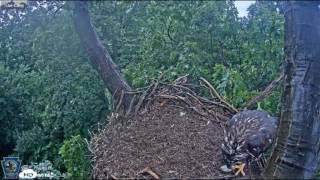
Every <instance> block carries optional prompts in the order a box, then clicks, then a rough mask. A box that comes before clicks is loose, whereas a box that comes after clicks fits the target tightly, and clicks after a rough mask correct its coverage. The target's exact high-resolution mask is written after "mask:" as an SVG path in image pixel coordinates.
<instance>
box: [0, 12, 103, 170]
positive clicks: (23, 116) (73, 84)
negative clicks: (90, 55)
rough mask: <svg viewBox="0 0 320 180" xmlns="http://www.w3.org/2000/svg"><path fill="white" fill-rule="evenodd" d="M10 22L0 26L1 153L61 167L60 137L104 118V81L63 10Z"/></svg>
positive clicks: (84, 131)
mask: <svg viewBox="0 0 320 180" xmlns="http://www.w3.org/2000/svg"><path fill="white" fill-rule="evenodd" d="M10 22H11V21H10ZM11 23H12V24H10V25H8V26H4V27H2V28H0V35H1V36H4V41H1V44H0V56H1V59H0V74H1V77H0V81H1V82H0V107H1V109H0V112H1V114H0V122H1V123H0V126H1V132H0V133H1V135H3V136H2V137H4V138H3V139H1V140H0V143H1V144H0V147H1V156H4V155H9V154H12V153H13V154H14V155H17V156H19V157H20V158H21V159H22V160H23V163H30V162H41V161H43V160H50V161H51V162H53V164H54V166H55V168H57V169H59V170H62V171H63V170H64V167H63V162H62V160H61V157H60V156H59V154H58V152H59V148H60V147H61V146H62V143H63V141H64V140H65V139H68V138H70V137H71V136H73V135H76V134H80V135H81V136H83V137H86V138H89V134H88V132H89V130H92V129H94V128H95V127H96V124H97V123H98V122H102V121H104V120H105V117H106V114H107V112H108V100H107V97H106V92H105V89H104V85H103V83H102V81H101V80H100V79H99V77H98V75H97V73H96V72H95V70H94V69H93V68H92V67H91V65H90V64H89V62H88V59H87V57H86V56H85V53H84V51H83V49H82V48H81V45H80V41H79V39H78V37H77V34H76V33H75V32H74V29H73V24H72V19H71V18H70V13H69V12H68V11H66V10H63V11H61V12H60V13H59V14H56V16H55V17H53V16H52V15H48V14H47V13H46V11H43V10H41V9H37V10H35V11H34V12H30V13H28V14H27V15H26V17H25V19H24V21H22V22H19V23H17V22H11ZM13 29H14V31H11V32H10V31H9V30H13ZM20 32H22V34H20ZM9 37H11V38H9Z"/></svg>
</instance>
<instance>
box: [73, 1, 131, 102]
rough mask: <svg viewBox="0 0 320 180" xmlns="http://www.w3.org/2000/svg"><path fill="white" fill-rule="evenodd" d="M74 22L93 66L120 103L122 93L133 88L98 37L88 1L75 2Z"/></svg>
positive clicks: (126, 100)
mask: <svg viewBox="0 0 320 180" xmlns="http://www.w3.org/2000/svg"><path fill="white" fill-rule="evenodd" d="M73 20H74V25H75V29H76V31H77V33H78V35H79V38H80V40H81V43H82V46H83V47H84V48H85V50H86V51H87V54H88V56H89V58H90V61H91V63H92V65H93V66H94V68H95V69H96V70H97V71H98V73H99V75H100V77H101V78H102V80H103V82H104V84H105V86H106V87H107V88H108V90H109V91H110V92H111V93H112V94H113V95H114V97H115V99H116V100H117V101H118V100H119V99H120V96H121V92H122V91H129V90H131V87H130V86H129V85H128V84H127V82H126V81H125V80H124V78H123V77H122V76H121V74H120V72H119V70H118V69H117V66H116V65H115V63H114V62H113V60H112V58H111V56H110V54H109V53H108V51H107V50H106V49H105V47H104V46H103V44H102V43H101V41H100V39H99V37H98V36H97V33H96V31H95V30H94V27H93V26H92V23H91V20H90V15H89V11H88V4H87V1H75V2H74V9H73ZM123 101H124V102H123V103H124V104H127V105H128V104H130V98H126V97H125V99H123Z"/></svg>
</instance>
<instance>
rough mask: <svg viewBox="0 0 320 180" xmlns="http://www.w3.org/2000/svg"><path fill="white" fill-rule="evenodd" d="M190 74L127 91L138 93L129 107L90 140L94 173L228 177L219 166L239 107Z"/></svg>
mask: <svg viewBox="0 0 320 180" xmlns="http://www.w3.org/2000/svg"><path fill="white" fill-rule="evenodd" d="M186 79H187V76H184V77H181V78H178V79H177V80H175V81H174V82H172V83H163V82H159V81H155V82H154V83H152V84H151V85H150V86H148V87H146V88H143V89H140V90H137V91H134V92H126V93H124V94H123V96H125V95H131V96H132V101H131V103H130V105H129V107H128V108H127V109H126V110H125V111H124V110H120V109H121V108H120V105H117V106H116V109H117V111H116V113H111V115H110V117H109V123H108V124H106V125H105V127H104V128H103V129H101V130H99V132H98V133H96V134H95V135H94V136H93V137H92V139H91V142H90V144H89V149H90V151H91V153H92V155H93V157H92V165H93V171H92V176H93V178H97V179H107V178H113V179H118V178H153V179H158V178H225V177H226V175H225V174H223V173H222V172H221V171H220V170H219V168H220V166H221V165H222V154H221V151H220V145H221V143H222V141H223V128H224V124H225V122H226V120H227V119H229V118H230V117H231V116H232V115H233V114H234V113H236V109H235V108H233V107H232V106H231V105H230V104H228V103H226V101H224V100H223V99H222V98H221V97H220V96H219V95H218V94H216V91H215V90H214V89H213V87H212V86H211V85H210V84H209V83H208V82H207V81H206V80H205V79H201V81H200V85H188V84H186ZM195 91H196V92H201V91H202V92H207V93H208V94H211V95H212V98H209V99H207V98H204V97H200V96H198V95H197V94H196V93H195ZM120 103H121V102H120Z"/></svg>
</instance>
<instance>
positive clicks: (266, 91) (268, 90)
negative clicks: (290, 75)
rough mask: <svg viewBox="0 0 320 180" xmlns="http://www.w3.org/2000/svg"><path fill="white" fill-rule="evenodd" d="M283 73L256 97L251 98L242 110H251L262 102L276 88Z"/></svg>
mask: <svg viewBox="0 0 320 180" xmlns="http://www.w3.org/2000/svg"><path fill="white" fill-rule="evenodd" d="M283 77H284V73H283V72H282V73H281V74H280V75H279V76H278V77H277V79H275V80H273V81H272V82H271V83H270V84H269V85H268V86H267V87H266V88H265V89H264V90H263V91H262V92H261V93H260V94H259V95H258V96H256V97H254V98H252V99H251V100H250V101H249V102H248V103H247V104H246V105H245V106H244V109H251V108H253V107H254V106H255V105H256V104H257V102H259V101H261V100H263V99H264V98H266V97H267V96H268V95H270V94H271V92H272V90H273V89H274V88H275V87H277V85H278V83H279V82H280V81H281V80H282V79H283Z"/></svg>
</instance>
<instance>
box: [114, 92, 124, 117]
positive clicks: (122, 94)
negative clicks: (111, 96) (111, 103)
mask: <svg viewBox="0 0 320 180" xmlns="http://www.w3.org/2000/svg"><path fill="white" fill-rule="evenodd" d="M123 96H124V92H123V91H121V95H120V99H119V102H118V105H117V106H116V111H115V112H118V111H119V108H120V106H121V104H122V99H123Z"/></svg>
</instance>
